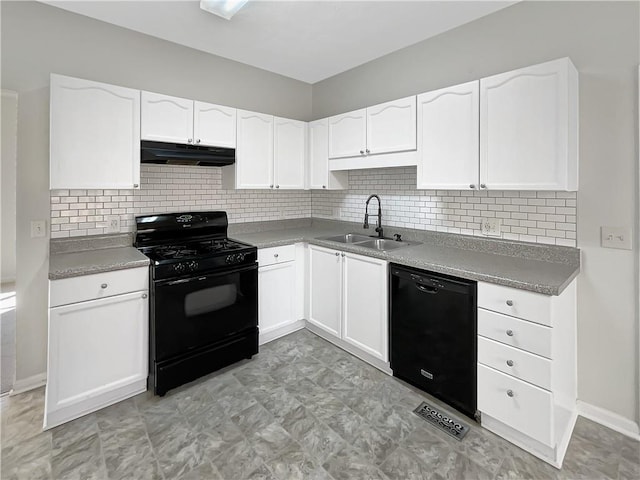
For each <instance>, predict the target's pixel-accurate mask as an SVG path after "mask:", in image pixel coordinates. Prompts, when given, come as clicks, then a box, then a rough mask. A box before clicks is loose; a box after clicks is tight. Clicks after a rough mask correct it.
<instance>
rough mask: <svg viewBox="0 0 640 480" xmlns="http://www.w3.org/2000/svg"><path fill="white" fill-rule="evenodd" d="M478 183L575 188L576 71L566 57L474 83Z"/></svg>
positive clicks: (500, 186) (522, 187)
mask: <svg viewBox="0 0 640 480" xmlns="http://www.w3.org/2000/svg"><path fill="white" fill-rule="evenodd" d="M480 182H481V183H482V184H483V185H485V186H486V188H488V189H497V190H514V189H517V190H577V189H578V72H577V70H576V68H575V67H574V66H573V64H572V63H571V60H569V59H568V58H561V59H559V60H554V61H551V62H546V63H542V64H539V65H534V66H531V67H526V68H521V69H518V70H514V71H511V72H507V73H502V74H499V75H494V76H492V77H488V78H483V79H481V80H480Z"/></svg>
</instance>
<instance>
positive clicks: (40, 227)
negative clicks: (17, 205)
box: [31, 220, 47, 238]
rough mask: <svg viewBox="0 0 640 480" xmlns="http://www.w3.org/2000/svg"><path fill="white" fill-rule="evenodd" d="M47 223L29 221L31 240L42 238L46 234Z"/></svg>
mask: <svg viewBox="0 0 640 480" xmlns="http://www.w3.org/2000/svg"><path fill="white" fill-rule="evenodd" d="M46 229H47V223H46V222H45V221H44V220H32V221H31V238H42V237H44V236H45V235H46V234H47V231H46Z"/></svg>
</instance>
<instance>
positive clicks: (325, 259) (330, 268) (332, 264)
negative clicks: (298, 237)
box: [309, 245, 342, 338]
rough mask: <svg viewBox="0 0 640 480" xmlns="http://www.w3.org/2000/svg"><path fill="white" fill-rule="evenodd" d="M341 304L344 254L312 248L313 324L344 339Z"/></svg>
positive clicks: (310, 272) (310, 261)
mask: <svg viewBox="0 0 640 480" xmlns="http://www.w3.org/2000/svg"><path fill="white" fill-rule="evenodd" d="M341 301H342V257H341V256H340V252H337V251H335V250H329V249H327V248H320V247H316V246H313V245H309V321H310V322H311V323H313V324H314V325H316V326H318V327H320V328H322V329H324V330H326V331H327V332H329V333H330V334H332V335H335V336H336V337H338V338H340V336H341V324H342V322H341V320H340V319H341V316H342V311H341Z"/></svg>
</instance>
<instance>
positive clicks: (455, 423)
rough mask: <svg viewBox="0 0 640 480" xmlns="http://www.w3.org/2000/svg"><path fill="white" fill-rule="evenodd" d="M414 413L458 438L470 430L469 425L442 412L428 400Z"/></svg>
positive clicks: (461, 437)
mask: <svg viewBox="0 0 640 480" xmlns="http://www.w3.org/2000/svg"><path fill="white" fill-rule="evenodd" d="M413 413H415V414H416V415H418V416H419V417H420V418H422V419H423V420H426V421H427V422H429V423H430V424H432V425H433V426H434V427H437V428H439V429H440V430H442V431H443V432H445V433H448V434H449V435H451V436H452V437H453V438H455V439H456V440H462V439H463V438H464V436H465V435H466V434H467V432H468V431H469V425H467V424H466V423H464V422H462V421H460V420H458V419H457V418H455V417H453V416H451V415H449V414H447V413H442V412H441V411H440V410H438V409H437V408H435V407H434V406H433V405H429V404H428V403H427V402H422V403H421V404H420V406H419V407H418V408H416V409H415V410H414V411H413Z"/></svg>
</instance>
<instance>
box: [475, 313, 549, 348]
mask: <svg viewBox="0 0 640 480" xmlns="http://www.w3.org/2000/svg"><path fill="white" fill-rule="evenodd" d="M551 332H552V330H551V328H549V327H545V326H543V325H538V324H537V323H533V322H527V321H526V320H520V319H518V318H514V317H509V316H507V315H502V314H500V313H496V312H490V311H489V310H485V309H483V308H479V309H478V335H482V336H483V337H487V338H491V339H492V340H497V341H498V342H501V343H506V344H507V345H511V346H512V347H516V348H521V349H522V350H526V351H527V352H531V353H535V354H536V355H541V356H543V357H547V358H551Z"/></svg>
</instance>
